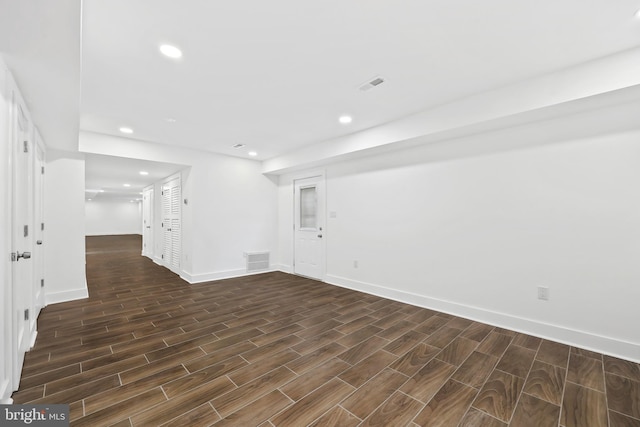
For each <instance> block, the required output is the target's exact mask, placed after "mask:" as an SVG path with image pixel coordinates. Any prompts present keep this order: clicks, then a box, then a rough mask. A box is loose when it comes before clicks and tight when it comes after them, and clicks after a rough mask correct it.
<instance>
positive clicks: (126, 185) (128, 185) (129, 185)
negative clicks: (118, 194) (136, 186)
mask: <svg viewBox="0 0 640 427" xmlns="http://www.w3.org/2000/svg"><path fill="white" fill-rule="evenodd" d="M122 185H123V186H125V187H131V184H122Z"/></svg>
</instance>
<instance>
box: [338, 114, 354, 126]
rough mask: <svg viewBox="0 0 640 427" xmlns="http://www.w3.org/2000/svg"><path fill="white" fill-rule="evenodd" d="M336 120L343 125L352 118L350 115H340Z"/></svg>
mask: <svg viewBox="0 0 640 427" xmlns="http://www.w3.org/2000/svg"><path fill="white" fill-rule="evenodd" d="M338 121H339V122H340V123H342V124H343V125H347V124H349V123H351V122H352V121H353V118H351V116H340V118H339V119H338Z"/></svg>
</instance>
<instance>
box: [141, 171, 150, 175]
mask: <svg viewBox="0 0 640 427" xmlns="http://www.w3.org/2000/svg"><path fill="white" fill-rule="evenodd" d="M140 175H149V172H147V171H140Z"/></svg>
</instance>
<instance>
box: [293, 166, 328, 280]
mask: <svg viewBox="0 0 640 427" xmlns="http://www.w3.org/2000/svg"><path fill="white" fill-rule="evenodd" d="M312 180H313V181H315V182H316V183H317V184H318V185H317V187H316V188H317V195H318V199H317V230H316V231H314V232H313V233H314V234H317V235H318V239H316V242H317V243H318V244H319V248H318V258H317V261H318V269H317V274H315V273H314V274H312V273H309V272H306V271H303V272H302V273H301V272H300V263H299V262H298V263H296V258H299V257H300V254H299V253H298V251H299V249H298V248H297V246H298V245H297V238H298V229H297V227H298V222H299V218H297V217H298V214H299V210H298V194H297V193H298V192H297V190H296V188H297V185H298V184H300V183H303V182H304V181H312ZM303 185H304V184H303ZM292 187H293V206H292V208H293V253H292V270H293V273H294V274H297V275H302V276H305V277H310V278H312V279H316V280H320V281H324V279H325V275H326V259H327V256H326V248H327V245H326V232H327V230H326V223H327V221H326V180H325V174H324V171H317V172H312V173H306V174H304V175H302V176H296V177H294V179H293V183H292ZM296 265H298V268H299V269H298V270H297V269H296ZM304 273H306V274H304Z"/></svg>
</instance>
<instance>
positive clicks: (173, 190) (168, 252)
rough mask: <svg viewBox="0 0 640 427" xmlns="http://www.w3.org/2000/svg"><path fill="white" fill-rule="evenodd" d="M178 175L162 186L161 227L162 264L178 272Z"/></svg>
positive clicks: (179, 222) (179, 224) (179, 191)
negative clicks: (162, 237) (162, 238)
mask: <svg viewBox="0 0 640 427" xmlns="http://www.w3.org/2000/svg"><path fill="white" fill-rule="evenodd" d="M180 185H181V184H180V177H176V178H173V179H171V180H170V181H167V182H165V184H164V185H163V186H162V227H163V236H164V245H163V251H162V254H163V255H162V258H163V260H164V265H165V266H166V267H168V268H169V269H170V270H171V271H173V272H175V273H178V274H180V256H181V247H182V241H181V231H182V217H181V206H180V200H181V194H182V191H181V187H180Z"/></svg>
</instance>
